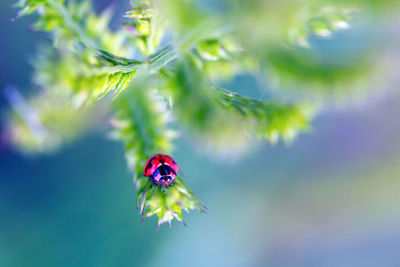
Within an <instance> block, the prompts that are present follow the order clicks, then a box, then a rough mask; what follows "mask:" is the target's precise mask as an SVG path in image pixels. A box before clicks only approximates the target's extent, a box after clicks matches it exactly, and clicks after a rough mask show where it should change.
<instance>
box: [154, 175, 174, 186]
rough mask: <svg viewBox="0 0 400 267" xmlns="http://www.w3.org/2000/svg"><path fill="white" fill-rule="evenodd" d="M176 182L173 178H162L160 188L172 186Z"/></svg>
mask: <svg viewBox="0 0 400 267" xmlns="http://www.w3.org/2000/svg"><path fill="white" fill-rule="evenodd" d="M173 182H174V181H173V180H172V177H171V176H169V175H168V176H162V177H161V178H160V181H159V182H158V183H159V184H160V186H169V185H172V183H173Z"/></svg>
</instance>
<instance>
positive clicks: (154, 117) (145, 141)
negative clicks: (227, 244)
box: [8, 0, 399, 226]
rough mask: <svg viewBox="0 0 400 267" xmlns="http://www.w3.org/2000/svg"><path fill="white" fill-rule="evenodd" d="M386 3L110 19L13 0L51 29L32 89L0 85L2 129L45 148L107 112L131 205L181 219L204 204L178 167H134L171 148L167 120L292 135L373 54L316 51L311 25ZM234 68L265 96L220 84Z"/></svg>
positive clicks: (162, 10)
mask: <svg viewBox="0 0 400 267" xmlns="http://www.w3.org/2000/svg"><path fill="white" fill-rule="evenodd" d="M387 6H390V7H391V8H393V9H394V8H395V7H398V6H399V3H398V1H391V3H389V5H388V3H385V4H380V2H379V1H372V0H371V1H354V2H353V3H349V2H348V1H311V0H301V1H298V0H284V1H264V0H255V1H250V2H249V1H240V0H235V1H229V0H226V1H220V2H218V3H217V4H216V5H215V7H214V8H212V9H208V8H207V6H206V5H204V3H203V4H202V2H201V1H194V0H154V1H134V2H132V9H130V10H129V11H127V12H126V14H125V17H126V21H125V22H124V23H123V24H122V25H120V27H119V29H118V30H116V31H111V30H110V28H109V22H110V19H111V17H112V15H113V13H112V11H111V10H106V11H105V12H103V13H102V14H100V15H98V14H95V13H94V11H93V10H92V8H91V3H90V2H89V1H73V0H70V1H67V0H21V1H19V2H18V3H17V7H18V8H19V10H20V11H19V13H18V17H21V16H24V15H27V14H30V13H36V14H37V22H36V23H35V25H34V29H36V30H43V31H48V32H51V35H50V37H51V39H52V41H53V42H52V44H47V45H45V46H44V48H43V49H41V50H40V53H39V55H38V56H37V57H36V60H35V61H34V67H35V75H34V82H35V84H36V85H37V87H38V88H39V93H38V94H37V95H36V96H33V97H31V98H30V99H29V100H28V101H25V100H23V98H22V97H20V96H16V95H18V94H17V93H16V92H13V91H11V92H10V94H9V95H10V97H9V99H10V102H11V103H12V105H13V107H14V109H13V112H10V115H9V119H8V126H9V127H8V136H10V140H11V141H12V142H13V143H14V144H15V146H16V147H18V148H20V149H21V150H22V151H24V152H29V153H34V152H45V151H50V150H53V149H56V148H57V147H58V146H60V145H61V144H63V143H65V142H67V141H70V140H72V139H73V138H76V137H77V136H79V134H78V133H82V132H83V131H85V130H88V129H90V127H88V126H90V124H91V123H88V122H93V124H94V125H95V124H96V123H97V124H98V123H102V124H104V122H110V123H109V124H110V126H111V127H112V130H110V136H111V137H113V138H115V139H117V140H120V141H122V142H123V143H124V145H125V154H126V159H127V162H128V166H129V168H130V169H131V171H132V172H133V173H134V181H135V184H136V187H137V189H138V196H137V202H138V209H139V210H140V213H141V214H142V215H143V217H144V218H146V217H150V216H152V215H155V214H156V215H157V216H158V226H160V224H162V223H165V222H169V223H171V221H172V220H173V219H174V218H175V219H177V220H178V221H181V222H183V218H182V210H190V209H198V210H200V211H205V210H206V208H205V206H204V205H203V204H202V203H201V202H200V201H199V200H198V199H197V198H196V197H195V196H194V194H193V193H192V192H191V191H190V189H189V188H188V187H187V186H186V185H185V184H184V183H183V181H182V179H180V178H179V177H178V179H177V182H176V183H175V184H174V185H173V186H171V187H170V188H169V189H168V190H167V191H166V192H164V191H161V190H160V188H157V187H154V186H152V184H151V182H150V181H149V180H148V178H147V177H144V176H143V175H142V170H143V165H144V164H145V162H146V160H147V159H148V158H149V157H150V156H151V155H153V154H155V153H167V154H169V153H171V149H172V141H173V139H174V138H175V137H176V136H177V132H176V130H173V129H172V128H176V127H177V126H182V128H183V129H184V130H185V131H187V132H189V133H190V134H191V136H193V138H194V139H195V140H196V142H200V143H202V144H203V145H204V146H206V147H207V148H209V149H211V150H213V151H214V152H219V153H225V154H226V151H227V150H230V149H243V148H247V147H249V146H250V144H251V143H254V141H253V140H254V139H257V137H258V139H266V140H267V141H269V142H270V143H276V142H277V141H278V140H279V139H283V141H285V142H286V143H289V142H291V141H293V139H294V138H295V137H296V136H297V135H298V134H299V133H300V132H302V131H306V130H308V129H309V127H310V120H311V119H312V118H313V117H314V116H315V114H316V113H317V112H318V111H319V110H321V109H322V108H323V107H324V105H325V104H326V102H327V100H329V102H332V101H333V102H334V101H336V99H344V98H347V97H348V96H349V95H350V94H351V92H353V91H356V93H357V94H359V91H360V90H355V89H360V88H362V89H364V88H365V87H366V86H364V85H363V84H367V82H368V80H367V79H366V77H369V76H370V75H371V73H374V72H375V71H376V66H378V64H376V62H377V60H378V59H379V53H367V52H368V51H366V53H361V54H360V55H359V57H358V58H357V59H356V60H352V61H349V62H345V61H343V62H335V61H333V60H327V59H326V58H324V57H323V56H321V55H320V54H318V53H316V52H315V50H314V48H313V46H312V43H311V42H310V37H311V36H313V35H314V36H320V37H324V38H326V37H329V36H331V35H332V34H333V32H334V31H336V30H341V29H346V28H348V26H349V23H350V20H351V18H352V17H353V16H356V15H357V14H359V12H358V11H359V10H362V11H363V12H364V13H363V14H364V15H365V14H369V15H373V17H374V18H379V16H380V14H381V13H382V12H386V11H387V9H386V8H387ZM393 9H392V10H393ZM371 62H375V64H370V63H371ZM243 73H246V74H248V75H254V76H257V77H261V80H262V81H263V82H264V83H265V82H266V83H268V84H269V85H270V86H272V87H273V90H272V92H273V94H272V98H271V99H270V100H267V101H260V100H255V99H251V98H248V97H243V96H240V95H239V94H237V93H234V92H233V91H231V90H227V89H223V88H221V82H222V81H229V80H232V79H233V78H234V77H235V76H237V75H239V74H243ZM264 77H267V78H266V79H265V78H264ZM360 83H361V85H360ZM349 88H352V90H349ZM108 95H112V96H113V97H112V100H110V99H109V98H108V97H107V96H108ZM293 96H294V97H293ZM100 99H104V101H99V100H100ZM283 99H289V100H283ZM54 103H58V104H57V105H54ZM104 107H106V109H107V112H103V110H104ZM32 117H34V118H35V119H34V121H33V122H32ZM38 131H39V133H38ZM234 144H236V145H237V146H235V145H234ZM235 152H237V151H235Z"/></svg>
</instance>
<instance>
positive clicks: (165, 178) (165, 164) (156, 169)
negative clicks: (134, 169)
mask: <svg viewBox="0 0 400 267" xmlns="http://www.w3.org/2000/svg"><path fill="white" fill-rule="evenodd" d="M178 172H179V167H178V164H177V163H176V162H175V160H174V159H173V158H171V157H170V156H167V155H163V154H156V155H154V156H152V157H151V158H149V160H148V161H147V163H146V164H145V165H144V170H143V174H144V175H145V176H149V177H150V179H151V181H152V182H153V183H154V184H155V185H157V186H163V187H166V186H169V185H172V184H173V182H175V178H176V174H177V173H178Z"/></svg>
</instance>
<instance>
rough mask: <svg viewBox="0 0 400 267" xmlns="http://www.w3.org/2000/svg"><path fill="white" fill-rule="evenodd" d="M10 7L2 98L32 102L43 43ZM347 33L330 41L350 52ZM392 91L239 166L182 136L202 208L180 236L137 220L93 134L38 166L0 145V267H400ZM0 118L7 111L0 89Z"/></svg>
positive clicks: (3, 6) (1, 32) (244, 85)
mask: <svg viewBox="0 0 400 267" xmlns="http://www.w3.org/2000/svg"><path fill="white" fill-rule="evenodd" d="M11 3H12V1H10V0H6V1H4V0H3V1H1V2H0V90H3V89H4V88H5V87H6V86H7V85H15V86H17V87H18V88H20V89H21V91H23V92H24V93H25V94H27V95H29V94H30V93H31V92H32V91H33V90H34V88H32V87H31V83H30V76H31V74H32V68H31V66H30V65H29V61H30V60H31V58H32V55H33V54H34V53H35V51H36V49H37V48H38V44H39V43H40V42H43V41H44V40H45V38H46V35H45V34H43V33H36V32H30V31H28V28H29V27H30V25H31V23H32V21H33V18H32V17H27V18H23V19H21V20H18V21H17V22H14V23H11V22H10V19H11V18H12V17H13V16H14V14H15V10H14V9H12V8H10V5H11ZM96 4H97V8H96V9H97V10H100V9H101V7H102V6H105V5H106V4H107V1H96ZM113 4H114V5H115V7H116V10H125V9H126V7H127V3H125V2H122V1H121V2H118V1H114V2H113ZM114 23H115V24H118V20H116V21H114ZM350 33H351V32H350ZM368 34H369V33H365V32H364V35H363V34H360V35H357V36H356V41H357V40H359V41H360V40H366V39H368V38H374V36H370V35H368ZM348 35H350V34H346V33H343V34H338V36H337V37H336V38H337V39H335V40H331V41H333V42H336V44H341V43H343V42H344V44H348V43H346V41H343V40H346V38H347V36H348ZM357 38H358V39H357ZM365 38H366V39H365ZM355 44H357V42H355ZM322 45H323V44H322ZM333 50H334V49H333ZM332 55H334V51H332ZM393 67H394V68H395V67H397V68H398V66H393ZM254 85H255V84H254V82H253V81H251V80H250V79H249V78H248V77H239V78H238V79H236V80H235V81H234V83H233V86H234V87H235V88H238V90H239V91H241V92H249V93H248V94H257V93H258V91H257V90H254V89H252V88H250V87H253V86H254ZM392 87H393V88H392V89H393V90H388V92H386V93H384V94H383V95H377V96H374V97H373V98H371V99H370V100H369V101H367V102H364V103H362V104H360V105H355V106H352V107H351V108H337V109H331V110H329V111H325V112H323V113H322V114H321V115H319V116H318V117H317V118H316V119H315V121H314V123H313V129H312V131H311V132H310V133H307V134H303V135H301V136H299V138H298V139H297V140H296V141H295V142H294V144H293V145H291V146H285V145H282V144H279V145H276V146H270V145H267V144H263V145H262V146H260V147H258V148H257V149H255V150H253V152H251V153H249V154H247V155H245V156H244V157H242V158H241V159H239V160H236V161H219V160H216V159H215V158H213V157H210V156H209V155H208V154H205V153H202V152H200V151H199V149H198V148H197V147H196V145H194V144H193V140H192V139H191V138H190V137H189V136H186V135H185V134H183V137H182V138H181V139H180V140H179V141H178V142H177V144H176V151H175V153H174V158H175V159H176V160H177V162H178V163H179V164H180V166H181V169H182V170H183V172H184V179H185V181H186V182H187V184H188V185H189V186H190V187H191V188H192V189H193V191H194V192H195V193H196V194H197V196H198V197H199V198H200V199H201V200H202V201H203V202H204V203H205V204H206V205H207V206H208V209H209V212H208V214H206V215H204V214H199V213H198V212H191V213H190V214H185V215H184V217H185V219H186V221H187V224H188V227H187V228H185V227H184V226H183V225H181V224H178V223H177V222H175V221H174V222H173V227H172V229H169V228H168V226H166V225H163V226H162V227H161V229H160V230H159V231H157V230H156V219H155V218H150V219H148V220H147V221H146V222H145V223H143V224H141V223H140V216H139V215H138V212H137V211H136V208H135V206H136V203H135V201H136V195H135V190H134V188H133V183H132V176H131V175H130V174H129V172H128V171H127V169H126V165H125V161H124V157H123V148H122V145H121V144H119V143H116V142H112V141H109V140H107V139H106V138H104V137H103V133H101V132H95V133H91V134H88V135H87V136H85V137H84V138H82V139H80V140H78V141H77V142H75V143H73V144H71V145H68V146H66V147H64V148H62V149H61V150H60V151H58V152H55V153H53V154H50V155H42V156H36V157H26V156H23V155H21V154H19V153H18V152H16V151H14V150H13V149H12V148H11V147H9V146H8V144H7V142H6V141H5V140H2V142H1V148H0V266H400V254H399V251H400V209H399V207H400V194H399V191H400V175H399V173H400V153H399V152H400V139H399V137H400V123H399V115H400V105H399V102H400V101H399V100H400V94H399V93H398V92H397V91H396V90H395V89H397V88H398V84H393V85H392ZM250 90H253V91H250ZM0 108H1V112H2V113H1V114H2V115H4V112H5V110H6V109H7V108H8V104H7V103H6V101H5V99H4V97H3V94H2V93H1V94H0ZM0 127H2V126H0Z"/></svg>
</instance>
